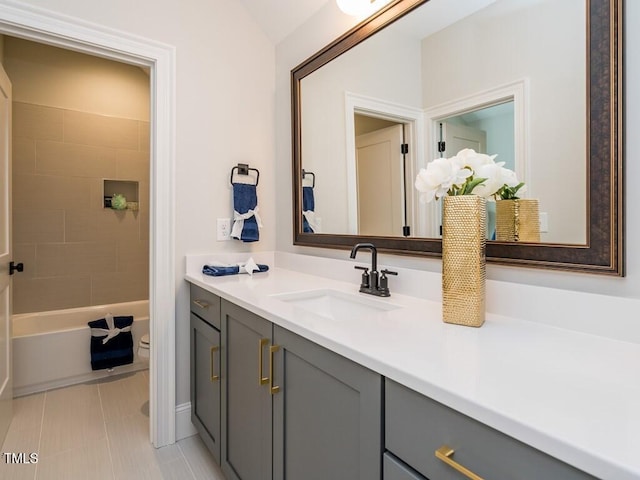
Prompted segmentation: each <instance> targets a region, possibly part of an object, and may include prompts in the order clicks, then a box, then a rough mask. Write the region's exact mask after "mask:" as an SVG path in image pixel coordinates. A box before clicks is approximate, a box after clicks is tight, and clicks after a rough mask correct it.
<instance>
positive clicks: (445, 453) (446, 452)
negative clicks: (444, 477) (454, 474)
mask: <svg viewBox="0 0 640 480" xmlns="http://www.w3.org/2000/svg"><path fill="white" fill-rule="evenodd" d="M454 453H455V450H454V449H453V448H451V447H450V446H449V445H443V446H441V447H440V448H439V449H437V450H436V458H438V459H439V460H442V461H443V462H444V463H446V464H447V465H449V466H450V467H451V468H453V469H455V470H457V471H458V472H460V473H461V474H463V475H464V476H466V477H467V478H470V479H471V480H483V479H482V477H479V476H478V475H476V474H475V473H473V472H472V471H471V470H469V469H468V468H466V467H463V466H462V465H460V464H459V463H458V462H456V461H455V460H454V459H453V458H451V457H452V456H453V454H454Z"/></svg>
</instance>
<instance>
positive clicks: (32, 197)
mask: <svg viewBox="0 0 640 480" xmlns="http://www.w3.org/2000/svg"><path fill="white" fill-rule="evenodd" d="M13 108H14V129H13V151H14V170H13V202H14V203H13V222H14V224H13V237H14V238H13V242H14V246H15V251H16V254H15V258H18V259H19V261H23V262H24V263H25V274H24V275H21V276H20V279H16V281H15V282H14V311H15V312H16V313H25V312H33V311H44V310H52V309H57V308H72V307H82V306H88V305H98V304H103V303H119V302H125V301H130V300H142V299H146V298H148V295H149V288H148V284H149V274H148V272H149V172H150V168H149V167H150V154H149V150H150V148H149V139H150V134H149V127H150V124H149V122H139V121H136V120H130V119H123V118H113V117H105V116H100V115H95V114H90V113H84V112H75V111H70V110H63V109H58V108H52V107H42V106H39V105H30V104H26V103H21V102H14V104H13ZM105 178H107V179H121V180H137V181H139V182H140V184H139V210H138V211H136V212H133V211H114V210H111V209H105V208H104V205H103V203H104V202H103V180H104V179H105Z"/></svg>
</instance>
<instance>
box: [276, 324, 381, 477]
mask: <svg viewBox="0 0 640 480" xmlns="http://www.w3.org/2000/svg"><path fill="white" fill-rule="evenodd" d="M273 340H274V344H275V348H276V349H277V351H275V352H274V368H273V372H272V373H273V376H272V382H271V383H273V388H274V390H275V391H274V393H273V455H274V457H273V458H274V460H273V471H274V480H284V479H294V480H296V479H301V480H302V479H304V480H327V479H344V480H371V479H380V475H381V473H380V470H381V467H380V464H381V454H382V406H381V403H382V378H381V376H380V375H378V374H376V373H374V372H372V371H371V370H369V369H367V368H365V367H362V366H360V365H358V364H356V363H354V362H352V361H350V360H348V359H346V358H344V357H342V356H340V355H338V354H336V353H333V352H331V351H329V350H327V349H325V348H323V347H320V346H319V345H317V344H315V343H313V342H310V341H309V340H306V339H304V338H302V337H300V336H298V335H296V334H294V333H291V332H290V331H288V330H285V329H283V328H281V327H278V326H277V325H276V326H274V336H273Z"/></svg>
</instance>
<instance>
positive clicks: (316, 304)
mask: <svg viewBox="0 0 640 480" xmlns="http://www.w3.org/2000/svg"><path fill="white" fill-rule="evenodd" d="M272 298H276V299H278V300H280V301H283V302H286V303H289V304H292V305H295V306H297V307H299V308H301V309H303V310H306V311H308V312H311V313H313V314H315V315H319V316H321V317H325V318H330V319H332V320H348V319H350V318H354V317H366V316H371V315H374V314H377V313H381V312H386V311H389V310H395V309H397V308H401V307H400V306H398V305H394V304H393V303H388V302H386V301H383V300H378V299H376V298H375V297H370V298H369V296H368V295H365V294H351V293H345V292H340V291H338V290H331V289H319V290H306V291H301V292H291V293H279V294H276V295H272Z"/></svg>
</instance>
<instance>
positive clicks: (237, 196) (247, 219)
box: [231, 183, 262, 242]
mask: <svg viewBox="0 0 640 480" xmlns="http://www.w3.org/2000/svg"><path fill="white" fill-rule="evenodd" d="M232 185H233V209H234V213H233V219H234V222H233V228H232V229H231V238H235V239H237V240H242V241H243V242H257V241H258V240H259V239H260V232H259V231H258V227H261V226H262V224H261V223H260V217H259V216H258V194H257V193H256V186H255V185H250V184H247V183H233V184H232Z"/></svg>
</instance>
